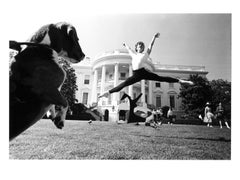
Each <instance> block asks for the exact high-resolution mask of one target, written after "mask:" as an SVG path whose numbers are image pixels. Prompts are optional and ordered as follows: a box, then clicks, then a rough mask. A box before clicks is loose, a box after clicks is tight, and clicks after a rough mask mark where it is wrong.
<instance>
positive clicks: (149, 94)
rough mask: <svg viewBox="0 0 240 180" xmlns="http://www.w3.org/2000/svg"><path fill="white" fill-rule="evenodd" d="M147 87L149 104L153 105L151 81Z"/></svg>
mask: <svg viewBox="0 0 240 180" xmlns="http://www.w3.org/2000/svg"><path fill="white" fill-rule="evenodd" d="M148 82H149V86H148V97H149V104H152V103H153V87H152V86H153V81H148Z"/></svg>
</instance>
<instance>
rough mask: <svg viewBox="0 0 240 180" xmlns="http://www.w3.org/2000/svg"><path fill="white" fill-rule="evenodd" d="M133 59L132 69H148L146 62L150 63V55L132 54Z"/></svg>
mask: <svg viewBox="0 0 240 180" xmlns="http://www.w3.org/2000/svg"><path fill="white" fill-rule="evenodd" d="M130 55H131V57H132V68H133V70H137V69H140V68H146V67H147V66H146V62H147V61H148V58H149V54H148V53H147V52H145V53H130Z"/></svg>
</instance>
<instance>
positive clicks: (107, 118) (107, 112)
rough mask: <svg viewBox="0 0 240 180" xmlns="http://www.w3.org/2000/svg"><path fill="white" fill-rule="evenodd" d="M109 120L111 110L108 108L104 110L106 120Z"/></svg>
mask: <svg viewBox="0 0 240 180" xmlns="http://www.w3.org/2000/svg"><path fill="white" fill-rule="evenodd" d="M108 120H109V111H108V109H106V110H105V112H104V121H108Z"/></svg>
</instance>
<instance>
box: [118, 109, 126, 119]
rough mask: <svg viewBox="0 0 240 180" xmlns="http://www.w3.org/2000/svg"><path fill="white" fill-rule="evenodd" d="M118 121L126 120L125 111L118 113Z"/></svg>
mask: <svg viewBox="0 0 240 180" xmlns="http://www.w3.org/2000/svg"><path fill="white" fill-rule="evenodd" d="M119 120H123V121H125V120H126V111H125V110H120V111H119Z"/></svg>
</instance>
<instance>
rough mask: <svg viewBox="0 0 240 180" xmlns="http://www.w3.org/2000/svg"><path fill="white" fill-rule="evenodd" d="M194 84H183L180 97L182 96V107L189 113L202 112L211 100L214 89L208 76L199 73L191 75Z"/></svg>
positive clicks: (196, 113)
mask: <svg viewBox="0 0 240 180" xmlns="http://www.w3.org/2000/svg"><path fill="white" fill-rule="evenodd" d="M189 80H190V81H193V83H194V85H193V86H191V85H187V84H186V85H181V88H180V94H179V97H180V98H182V107H183V109H184V110H185V112H186V113H187V114H191V115H198V114H202V113H203V110H204V107H205V104H206V102H207V101H210V102H211V99H212V96H213V91H212V89H211V85H210V83H209V81H208V80H207V78H203V77H201V76H199V75H190V78H189Z"/></svg>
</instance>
